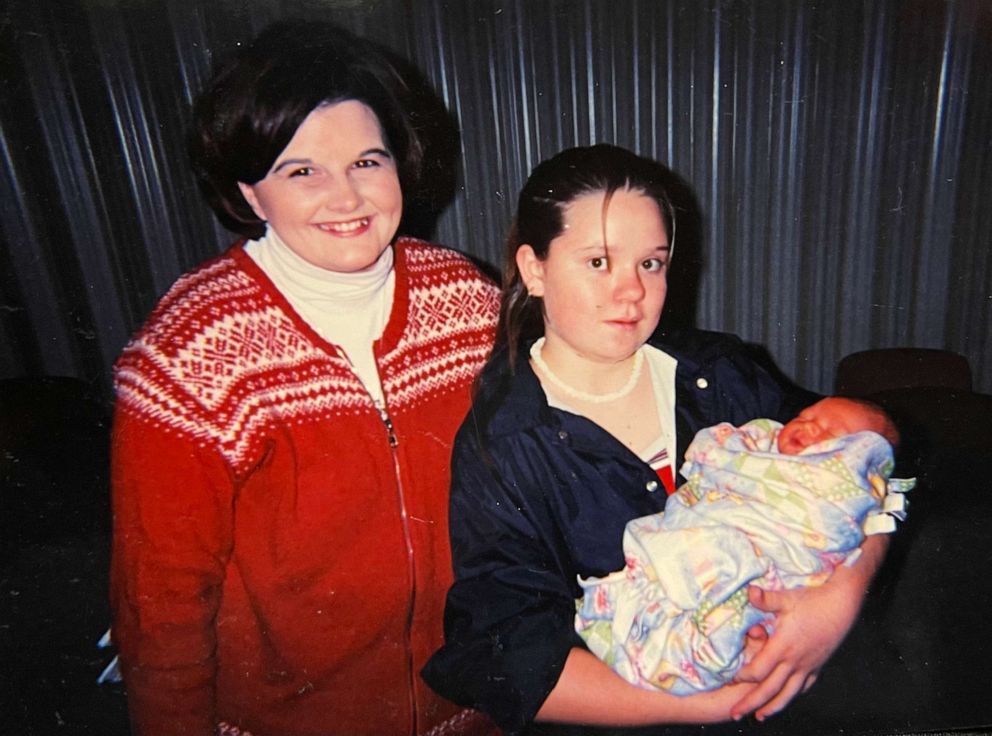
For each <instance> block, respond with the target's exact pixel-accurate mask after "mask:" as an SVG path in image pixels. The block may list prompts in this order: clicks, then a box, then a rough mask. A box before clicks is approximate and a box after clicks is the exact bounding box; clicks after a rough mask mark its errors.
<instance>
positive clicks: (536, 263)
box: [514, 244, 544, 296]
mask: <svg viewBox="0 0 992 736" xmlns="http://www.w3.org/2000/svg"><path fill="white" fill-rule="evenodd" d="M514 258H515V260H516V262H517V271H518V272H519V273H520V280H521V281H523V282H524V286H526V287H527V293H528V294H530V295H531V296H544V261H542V260H541V259H540V258H538V257H537V254H536V253H535V252H534V249H533V248H531V247H530V246H529V245H526V244H524V245H521V246H520V247H519V248H517V253H516V256H515V257H514Z"/></svg>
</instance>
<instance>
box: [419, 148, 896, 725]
mask: <svg viewBox="0 0 992 736" xmlns="http://www.w3.org/2000/svg"><path fill="white" fill-rule="evenodd" d="M672 180H673V175H672V174H671V172H669V171H668V170H667V169H665V168H664V167H663V166H661V165H660V164H658V163H655V162H653V161H650V160H647V159H644V158H641V157H639V156H636V155H635V154H633V153H631V152H629V151H626V150H624V149H621V148H617V147H615V146H608V145H598V146H593V147H590V148H576V149H570V150H567V151H565V152H563V153H560V154H558V155H557V156H555V157H553V158H551V159H549V160H548V161H545V162H544V163H542V164H540V165H539V166H538V167H537V168H535V169H534V171H533V173H532V174H531V177H530V179H529V180H528V181H527V183H526V185H525V186H524V188H523V190H522V192H521V194H520V200H519V206H518V210H517V216H516V221H515V223H514V226H513V229H512V232H511V235H510V238H509V242H508V250H507V261H506V271H505V274H506V276H505V281H504V288H503V300H502V309H501V315H500V326H499V332H498V336H497V349H496V350H495V351H494V355H493V357H492V359H491V360H490V362H489V364H488V365H487V366H486V368H485V369H484V371H483V374H482V376H481V377H480V380H479V385H478V390H477V394H476V397H475V399H474V401H473V405H472V410H471V411H470V413H469V416H468V417H467V418H466V420H465V422H464V424H463V425H462V427H461V429H460V430H459V433H458V435H457V437H456V439H455V449H454V455H453V459H452V491H451V513H450V528H451V535H452V552H453V558H454V564H455V583H454V585H453V587H452V590H451V592H450V593H449V595H448V601H447V607H446V612H445V637H446V643H445V645H444V647H443V648H442V649H441V650H440V651H439V652H438V653H437V654H436V655H435V657H434V658H432V660H431V661H430V662H429V663H428V666H427V667H426V668H425V670H424V677H425V679H426V680H427V681H428V682H429V683H430V684H431V685H432V686H433V687H434V688H435V689H437V690H438V692H440V693H442V694H444V695H446V696H447V697H450V698H451V699H452V700H454V701H456V702H460V703H463V704H466V705H471V706H472V707H476V708H479V709H480V710H482V711H484V712H486V713H488V714H489V715H490V716H491V717H492V718H493V719H494V720H495V721H496V722H497V723H498V724H499V725H501V726H502V727H503V728H505V729H506V730H507V731H508V732H513V733H516V732H521V731H525V730H527V729H528V728H529V726H530V724H531V723H532V722H533V721H534V720H538V721H553V722H565V723H574V724H593V725H606V726H610V725H612V726H633V725H648V724H660V723H664V724H673V723H712V722H717V721H722V720H728V719H731V718H740V717H742V716H743V715H745V714H747V713H751V712H756V715H757V717H758V718H759V719H760V718H763V717H765V716H766V715H769V714H772V713H775V712H776V711H778V710H779V709H781V708H783V707H784V706H785V705H786V704H787V703H788V702H789V701H790V700H791V699H792V698H793V697H794V696H795V695H796V694H797V693H798V692H799V691H800V690H802V689H803V688H806V687H808V686H809V685H811V684H812V682H813V680H814V679H815V677H816V673H817V671H818V670H819V668H820V667H821V666H822V665H823V663H824V662H825V661H826V659H827V658H828V657H829V655H830V654H831V652H832V651H833V650H834V648H836V646H837V645H838V644H839V643H840V641H841V639H842V638H843V636H844V635H845V634H846V632H847V630H848V629H849V627H850V626H851V624H852V623H853V621H854V618H855V616H856V614H857V611H858V609H859V606H860V603H861V599H862V597H863V595H864V589H865V587H866V584H867V581H868V580H869V579H870V578H871V576H872V575H873V574H874V571H875V569H876V568H877V565H878V563H879V561H880V558H881V555H882V552H883V550H884V542H881V541H879V540H878V539H877V538H872V540H871V541H868V542H866V543H865V544H864V545H863V547H862V554H861V556H860V558H859V560H858V562H857V563H856V564H854V565H852V566H851V567H845V568H843V569H841V570H839V571H838V572H837V573H836V574H835V575H834V576H833V577H832V578H831V579H830V581H829V582H828V583H827V584H825V585H824V586H822V587H820V588H815V589H805V590H797V591H782V592H761V591H757V590H755V591H751V593H750V598H751V602H752V603H753V604H754V605H756V606H757V607H759V608H761V609H763V610H765V611H767V612H770V613H772V614H773V615H774V617H775V625H774V633H773V634H771V635H770V636H769V635H768V634H766V633H765V631H764V630H763V629H762V628H761V627H756V628H755V629H752V630H751V631H750V632H749V644H748V655H749V657H750V662H749V664H747V665H746V666H745V667H743V668H742V669H741V670H740V672H739V673H738V678H737V679H738V683H737V684H730V685H726V686H724V687H721V688H719V689H717V690H713V691H710V692H707V693H704V694H700V695H690V696H686V697H679V696H675V695H672V694H670V693H666V692H660V691H653V690H647V689H641V688H638V687H636V686H634V685H631V684H629V683H628V682H627V681H625V680H623V679H621V678H620V677H619V676H618V675H616V674H615V673H614V672H613V671H612V670H610V669H609V667H607V665H606V664H604V663H603V662H602V661H600V660H599V659H597V658H596V657H595V656H594V655H593V654H591V653H590V652H589V651H588V649H586V647H585V645H584V643H583V641H582V640H581V639H580V638H579V637H578V635H577V634H576V632H575V628H574V621H575V614H576V600H577V599H579V598H581V597H582V589H581V587H580V586H579V584H578V579H579V578H590V577H604V576H606V575H608V574H609V573H612V572H614V571H617V570H621V569H623V567H624V558H623V552H622V544H621V540H622V537H623V532H624V527H625V525H626V524H627V522H628V521H630V520H631V519H634V518H637V517H641V516H646V515H649V514H654V513H657V512H659V511H662V510H663V509H664V506H665V500H666V491H667V492H669V493H671V492H672V491H674V489H675V487H676V485H681V483H682V482H684V481H683V479H681V478H680V477H679V475H678V468H679V464H680V459H681V458H682V457H683V456H684V453H685V449H686V446H687V445H688V443H689V442H690V441H691V440H692V438H693V437H694V436H695V434H696V432H697V431H698V430H700V429H702V428H704V427H708V426H711V425H714V424H718V423H720V422H730V423H732V424H735V425H736V424H741V423H744V422H746V421H749V420H751V419H754V418H757V417H770V418H773V419H777V420H778V421H782V422H784V421H786V420H788V419H789V418H791V417H793V416H794V415H795V414H796V413H797V412H798V410H799V409H801V408H803V407H804V406H806V405H808V404H811V403H812V402H813V401H814V400H815V398H816V397H814V396H812V395H811V394H808V393H805V392H802V391H798V390H795V389H789V388H787V387H785V386H783V385H780V384H779V383H778V382H777V381H776V380H775V379H773V378H772V376H771V375H769V374H768V373H767V372H765V371H764V370H763V369H762V368H760V367H759V366H758V365H757V364H755V363H754V362H752V360H751V359H750V358H749V357H748V356H747V355H746V353H745V351H744V349H743V346H742V345H741V343H740V341H739V340H737V339H736V338H732V337H729V336H725V335H718V334H716V333H705V332H699V331H688V332H684V333H680V334H674V333H670V334H665V335H660V336H656V335H655V332H656V327H657V325H658V320H659V318H660V316H661V310H662V307H663V305H664V302H665V296H666V293H667V288H668V282H667V272H668V265H669V261H670V258H671V255H672V251H673V248H674V245H675V233H676V222H675V212H674V208H673V207H672V204H671V202H670V200H669V197H668V195H667V193H666V182H667V181H672Z"/></svg>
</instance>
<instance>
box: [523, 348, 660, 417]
mask: <svg viewBox="0 0 992 736" xmlns="http://www.w3.org/2000/svg"><path fill="white" fill-rule="evenodd" d="M543 348H544V338H543V337H541V338H538V340H537V341H536V342H535V343H534V344H533V345H531V348H530V359H531V360H533V361H534V365H536V366H537V367H538V368H540V369H541V374H542V375H543V376H544V377H545V378H547V379H548V380H549V381H551V383H553V384H554V386H555V388H557V389H558V390H559V391H561V392H562V393H563V394H565V395H566V396H570V397H572V398H573V399H578V400H579V401H587V402H589V403H590V404H606V403H608V402H610V401H616V400H617V399H622V398H623V397H624V396H626V395H627V394H629V393H630V392H631V391H633V390H634V387H635V386H636V385H637V381H638V380H639V379H640V377H641V371H642V369H643V368H644V351H643V350H641V349H640V348H638V349H637V352H636V353H634V367H633V369H632V370H631V372H630V378H629V379H627V383H625V384H624V385H623V386H621V387H620V388H618V389H617V390H616V391H611V392H610V393H608V394H591V393H589V392H588V391H582V390H580V389H577V388H575V387H574V386H569V385H568V384H567V383H565V382H564V381H563V380H561V379H560V378H559V377H558V376H556V375H555V374H554V372H553V371H552V370H551V368H549V367H548V364H547V363H545V362H544V358H542V357H541V350H542V349H543Z"/></svg>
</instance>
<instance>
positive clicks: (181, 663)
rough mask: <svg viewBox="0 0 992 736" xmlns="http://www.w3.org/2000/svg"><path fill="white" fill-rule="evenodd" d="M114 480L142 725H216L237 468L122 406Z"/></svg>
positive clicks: (147, 731)
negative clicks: (220, 624) (220, 612)
mask: <svg viewBox="0 0 992 736" xmlns="http://www.w3.org/2000/svg"><path fill="white" fill-rule="evenodd" d="M111 481H112V489H113V509H114V540H113V556H112V562H111V576H110V587H111V607H112V612H113V637H114V641H115V643H116V645H117V647H118V650H119V653H120V660H121V665H122V672H123V675H124V683H125V686H126V688H127V696H128V708H129V711H130V714H131V722H132V728H133V732H134V734H135V736H149V735H151V734H159V733H161V734H165V733H169V734H176V733H182V734H203V736H207V735H208V734H213V733H214V730H215V725H216V722H217V719H216V713H215V705H214V703H215V700H214V678H215V671H216V662H215V656H216V646H215V631H214V622H215V619H216V615H217V609H218V606H219V602H220V589H221V584H222V582H223V577H224V570H225V567H226V562H227V559H228V557H229V555H230V549H231V540H232V531H231V527H232V511H231V506H232V492H233V490H232V489H233V481H232V477H231V474H230V472H229V469H228V467H227V465H226V464H225V463H224V462H223V459H222V458H221V457H220V455H219V454H216V453H212V452H210V451H209V450H208V449H206V448H203V447H200V446H198V444H197V443H196V442H194V441H192V440H190V439H187V438H183V437H182V436H181V435H177V434H175V433H173V432H170V431H167V430H165V429H163V428H161V427H157V426H155V425H152V424H150V423H148V422H147V421H143V420H142V419H141V418H139V417H136V416H134V415H133V414H131V413H130V412H128V411H122V410H120V409H118V411H117V413H116V416H115V420H114V431H113V457H112V476H111Z"/></svg>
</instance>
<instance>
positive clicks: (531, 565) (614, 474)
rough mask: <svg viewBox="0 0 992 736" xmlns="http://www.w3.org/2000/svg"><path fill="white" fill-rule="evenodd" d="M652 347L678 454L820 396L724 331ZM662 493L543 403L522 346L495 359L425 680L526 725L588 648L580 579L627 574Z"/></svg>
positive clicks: (619, 454)
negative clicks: (672, 370)
mask: <svg viewBox="0 0 992 736" xmlns="http://www.w3.org/2000/svg"><path fill="white" fill-rule="evenodd" d="M654 344H655V346H656V347H658V348H660V349H662V350H664V351H665V352H666V353H668V354H669V355H671V356H672V357H674V358H675V359H676V360H677V361H678V367H677V369H676V380H675V386H676V389H675V390H676V397H675V398H676V409H675V412H676V430H677V443H678V450H677V451H678V454H677V455H676V457H678V458H681V457H683V456H684V453H685V449H686V446H687V445H688V443H689V442H690V441H691V440H692V438H693V437H694V436H695V434H696V432H697V431H698V430H700V429H702V428H703V427H708V426H711V425H713V424H717V423H719V422H723V421H726V422H731V423H733V424H735V425H737V424H742V423H744V422H746V421H748V420H751V419H754V418H756V417H770V418H773V419H778V420H780V421H785V420H788V419H789V418H791V417H793V416H794V415H795V414H796V413H797V412H798V411H799V410H800V409H801V408H802V407H804V406H806V405H808V404H809V403H811V401H812V400H814V399H815V398H816V397H815V396H813V395H812V394H808V393H806V392H803V391H799V390H797V389H789V388H787V387H785V386H784V385H782V384H780V383H779V382H778V381H776V380H775V379H773V378H772V376H771V375H770V374H769V373H767V372H766V371H765V370H764V369H762V368H761V367H759V366H758V365H757V364H756V363H755V362H754V361H752V360H751V359H750V357H748V355H747V354H746V352H745V350H744V347H743V344H742V343H741V342H740V341H739V340H737V339H736V338H733V337H731V336H727V335H719V334H717V333H705V332H698V331H692V332H688V333H683V334H681V335H680V336H678V337H677V338H675V337H670V338H669V339H666V340H665V341H663V342H658V343H654ZM676 465H678V463H676ZM677 482H678V483H681V482H682V479H681V477H679V478H677ZM665 499H666V494H665V491H664V488H663V487H662V486H661V485H660V483H659V482H658V476H657V475H656V474H655V472H654V471H653V470H652V469H651V468H650V467H649V466H648V465H646V464H645V463H644V462H642V461H641V460H640V459H639V458H638V457H637V456H636V455H635V454H633V453H632V452H631V451H630V450H628V449H627V448H626V447H625V446H624V445H623V444H622V443H621V442H619V441H618V440H617V439H615V438H614V437H613V436H612V435H610V434H609V433H608V432H606V431H605V430H603V429H602V428H600V427H599V426H598V425H596V424H594V423H593V422H591V421H589V420H588V419H585V418H583V417H579V416H576V415H574V414H571V413H569V412H565V411H560V410H558V409H553V408H551V407H549V406H548V402H547V399H546V397H545V395H544V392H543V390H542V389H541V386H540V383H539V382H538V379H537V377H536V376H535V375H534V373H533V371H532V370H531V368H530V366H529V364H528V361H527V353H526V351H523V352H522V354H521V356H520V359H519V360H518V364H517V366H516V371H515V375H514V374H511V373H510V372H509V370H508V365H507V361H506V356H505V354H504V355H503V356H502V357H501V356H496V357H494V359H493V360H492V361H491V362H490V364H489V366H488V367H487V369H486V371H485V372H484V373H483V376H482V379H481V381H480V385H479V391H478V394H477V396H476V398H475V401H474V402H473V406H472V410H471V411H470V413H469V415H468V417H467V418H466V420H465V422H464V424H463V425H462V427H461V429H460V430H459V432H458V435H457V437H456V439H455V445H454V454H453V457H452V488H451V507H450V508H451V514H450V522H449V523H450V529H451V544H452V556H453V560H454V567H455V583H454V585H453V587H452V589H451V591H450V592H449V594H448V599H447V607H446V609H445V642H446V643H445V645H444V647H443V648H442V649H441V650H440V651H438V652H437V653H436V654H435V655H434V657H433V658H432V659H431V660H430V662H429V663H428V664H427V666H426V667H425V669H424V671H423V676H424V679H426V681H427V682H428V684H430V685H431V687H433V688H434V689H435V690H437V691H438V692H439V693H441V694H442V695H444V696H446V697H447V698H449V699H451V700H453V701H455V702H457V703H460V704H462V705H467V706H471V707H474V708H477V709H479V710H482V711H484V712H486V713H488V714H489V715H490V716H491V717H492V718H493V720H494V721H496V722H497V723H498V724H499V725H500V726H502V727H503V728H504V729H506V730H507V731H509V732H513V731H517V730H519V729H521V728H523V727H524V726H526V725H527V724H528V723H529V722H530V721H531V720H533V718H534V715H535V714H536V713H537V711H538V709H539V708H540V706H541V704H542V703H543V702H544V700H545V699H546V698H547V696H548V693H550V692H551V690H552V688H553V687H554V685H555V683H556V682H557V681H558V677H559V676H560V674H561V671H562V668H563V667H564V665H565V659H566V657H567V656H568V653H569V650H570V649H571V648H572V647H575V646H583V644H582V642H581V640H580V639H579V638H578V637H577V635H576V634H575V633H574V628H573V620H574V618H575V599H576V598H578V597H580V596H581V595H582V593H581V590H580V588H579V586H578V583H577V581H576V577H577V576H582V577H588V576H602V575H606V574H608V573H610V572H613V571H615V570H619V569H621V568H622V567H623V565H624V560H623V551H622V546H621V541H622V537H623V530H624V526H625V525H626V523H627V522H628V521H629V520H631V519H633V518H635V517H638V516H644V515H646V514H651V513H655V512H658V511H661V510H662V509H663V508H664V505H665Z"/></svg>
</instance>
